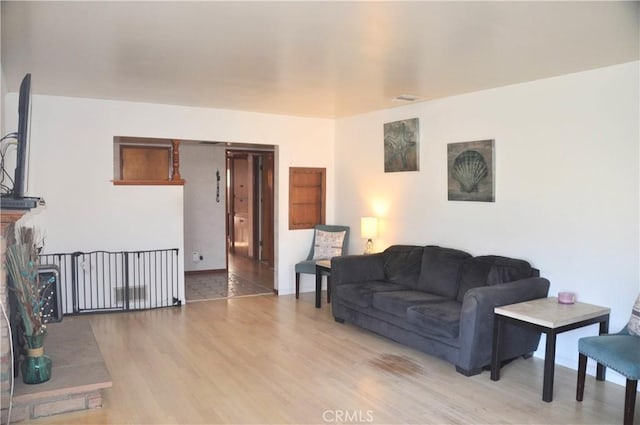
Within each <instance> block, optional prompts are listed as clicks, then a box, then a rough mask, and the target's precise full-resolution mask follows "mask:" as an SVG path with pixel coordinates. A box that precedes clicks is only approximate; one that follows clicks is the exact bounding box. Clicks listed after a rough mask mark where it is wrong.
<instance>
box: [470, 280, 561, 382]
mask: <svg viewBox="0 0 640 425" xmlns="http://www.w3.org/2000/svg"><path fill="white" fill-rule="evenodd" d="M549 285H550V284H549V281H548V280H547V279H545V278H541V277H530V278H526V279H521V280H517V281H514V282H507V283H501V284H497V285H492V286H482V287H479V288H473V289H470V290H469V291H467V293H466V294H465V295H464V299H463V302H462V312H461V317H460V341H459V342H460V357H459V360H458V366H459V367H461V368H463V369H466V370H472V369H477V368H481V367H483V366H486V365H488V364H489V363H490V360H491V350H492V344H493V320H494V313H493V309H494V307H499V306H502V305H507V304H514V303H518V302H523V301H529V300H534V299H537V298H545V297H546V296H547V294H548V293H549ZM522 335H523V338H524V340H523V341H512V342H511V344H512V345H514V344H521V345H522V347H523V348H522V349H524V350H528V349H529V348H527V347H529V346H531V345H533V344H534V343H535V345H536V346H537V343H538V342H537V340H539V333H538V334H537V337H536V338H537V340H536V341H533V340H532V334H530V333H526V332H522ZM509 344H510V342H509V341H506V342H505V344H504V345H505V350H507V351H509V350H517V349H518V347H517V346H515V347H510V346H509ZM533 350H535V347H534V348H533ZM522 354H525V353H522Z"/></svg>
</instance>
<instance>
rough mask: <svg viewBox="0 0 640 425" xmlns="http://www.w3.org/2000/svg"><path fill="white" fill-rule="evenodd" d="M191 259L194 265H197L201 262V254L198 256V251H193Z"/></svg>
mask: <svg viewBox="0 0 640 425" xmlns="http://www.w3.org/2000/svg"><path fill="white" fill-rule="evenodd" d="M191 259H192V260H193V262H194V263H197V262H198V261H200V260H199V259H200V254H198V251H193V252H192V253H191Z"/></svg>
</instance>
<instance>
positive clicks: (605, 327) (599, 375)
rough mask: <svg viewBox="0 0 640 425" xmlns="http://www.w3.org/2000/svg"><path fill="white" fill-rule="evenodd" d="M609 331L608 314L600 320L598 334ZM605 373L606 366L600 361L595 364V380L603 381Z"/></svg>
mask: <svg viewBox="0 0 640 425" xmlns="http://www.w3.org/2000/svg"><path fill="white" fill-rule="evenodd" d="M608 333H609V316H607V318H606V319H605V320H603V321H602V322H600V335H604V334H608ZM606 375H607V368H606V366H605V365H603V364H602V363H598V364H597V365H596V380H598V381H604V380H605V378H606Z"/></svg>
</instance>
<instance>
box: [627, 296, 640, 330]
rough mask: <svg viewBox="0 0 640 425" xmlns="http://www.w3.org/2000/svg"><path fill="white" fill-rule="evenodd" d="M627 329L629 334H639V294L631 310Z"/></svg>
mask: <svg viewBox="0 0 640 425" xmlns="http://www.w3.org/2000/svg"><path fill="white" fill-rule="evenodd" d="M627 329H628V330H629V333H630V334H631V335H640V295H639V296H638V299H637V300H636V303H635V304H634V305H633V310H631V318H630V319H629V323H628V324H627Z"/></svg>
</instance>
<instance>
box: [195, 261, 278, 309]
mask: <svg viewBox="0 0 640 425" xmlns="http://www.w3.org/2000/svg"><path fill="white" fill-rule="evenodd" d="M266 294H273V269H272V268H270V267H269V266H268V265H266V264H264V263H261V262H258V261H254V260H252V259H250V258H247V257H243V256H238V255H231V254H230V255H229V270H228V271H226V270H221V271H211V272H203V273H200V272H198V273H190V274H187V275H185V298H186V301H187V302H194V301H204V300H215V299H221V298H234V297H243V296H253V295H266Z"/></svg>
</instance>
